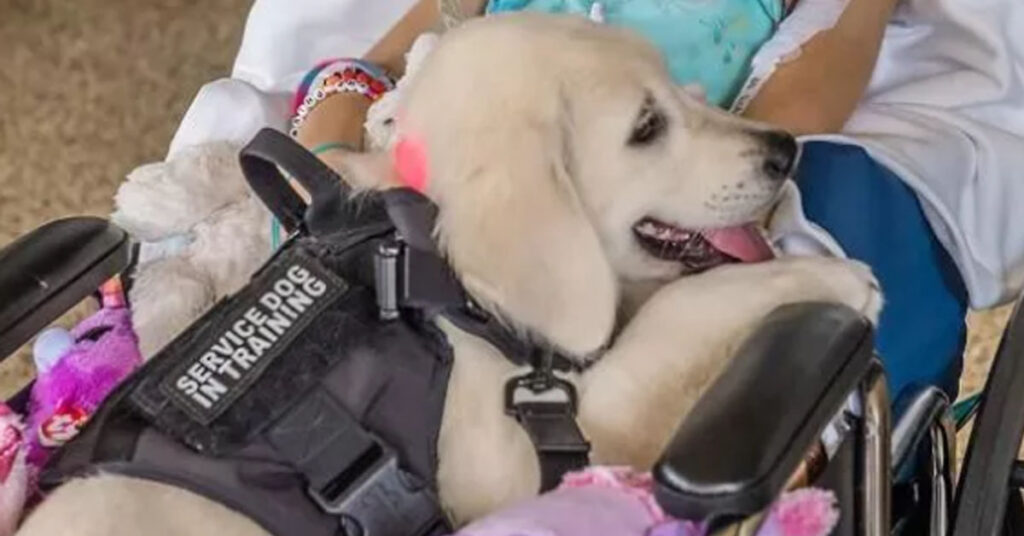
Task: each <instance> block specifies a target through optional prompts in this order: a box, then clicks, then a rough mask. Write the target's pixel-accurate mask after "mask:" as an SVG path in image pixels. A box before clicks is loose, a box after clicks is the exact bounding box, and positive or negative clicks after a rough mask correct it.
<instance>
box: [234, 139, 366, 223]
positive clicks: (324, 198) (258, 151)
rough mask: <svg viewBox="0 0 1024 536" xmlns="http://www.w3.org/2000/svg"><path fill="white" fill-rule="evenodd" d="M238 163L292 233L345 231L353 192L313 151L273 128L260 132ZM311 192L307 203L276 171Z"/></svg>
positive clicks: (247, 146) (268, 206)
mask: <svg viewBox="0 0 1024 536" xmlns="http://www.w3.org/2000/svg"><path fill="white" fill-rule="evenodd" d="M238 163H239V165H240V166H241V168H242V173H243V174H244V175H245V180H246V181H247V182H248V183H249V186H250V187H251V188H252V190H253V191H254V192H256V195H257V196H259V198H260V200H262V201H263V204H264V205H266V206H267V208H269V209H270V211H271V212H272V213H273V214H274V216H275V217H276V218H277V219H278V221H280V222H281V225H283V226H284V228H285V230H287V231H288V232H289V233H295V232H299V231H303V230H305V231H309V232H310V233H312V234H313V235H320V234H325V233H328V232H330V231H334V230H337V229H340V228H342V227H341V226H339V225H338V218H340V217H343V216H344V213H345V212H346V207H345V205H346V203H345V201H346V200H347V197H348V195H349V194H350V193H351V189H350V188H349V187H348V185H347V184H346V183H345V182H344V181H342V179H341V177H340V176H339V175H338V174H337V173H335V172H334V170H332V169H331V168H329V167H327V165H326V164H324V163H323V162H322V161H320V159H319V158H317V157H316V155H314V154H313V153H311V152H309V151H307V150H306V149H305V148H304V147H303V146H301V145H299V144H298V143H296V142H295V141H294V140H292V139H291V138H290V137H288V136H287V135H285V134H283V133H281V132H278V131H276V130H274V129H272V128H264V129H262V130H260V131H259V132H258V133H257V134H256V136H255V137H254V138H253V139H252V141H250V142H249V143H248V144H247V145H246V146H245V147H243V148H242V150H241V152H240V153H239V156H238ZM279 167H280V168H281V169H283V170H285V172H287V173H288V174H289V175H290V176H291V177H292V178H293V179H295V180H296V181H298V183H299V184H301V185H302V187H303V188H305V190H306V191H307V192H308V193H309V195H310V198H311V200H312V202H311V204H309V205H307V204H306V202H305V201H303V200H302V198H301V197H299V194H298V193H296V192H295V190H294V189H293V188H292V187H291V185H290V184H289V182H288V179H286V178H285V177H284V175H282V174H281V171H280V170H279V169H278V168H279Z"/></svg>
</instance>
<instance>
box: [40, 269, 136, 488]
mask: <svg viewBox="0 0 1024 536" xmlns="http://www.w3.org/2000/svg"><path fill="white" fill-rule="evenodd" d="M100 290H101V293H102V295H103V299H102V308H101V309H100V310H99V311H97V312H96V313H94V314H93V315H92V316H90V317H88V318H86V319H85V320H83V321H82V322H81V323H80V324H78V325H77V326H75V328H74V329H72V330H71V331H70V332H68V331H65V330H63V329H61V328H51V329H49V330H46V331H44V332H43V333H41V334H40V335H39V337H38V338H37V339H36V344H35V348H34V350H35V352H34V353H35V361H36V368H37V369H38V376H37V378H36V383H35V385H34V386H33V387H32V395H31V399H30V402H29V406H28V419H27V421H28V426H27V430H26V438H25V439H26V443H27V446H28V462H29V465H30V466H31V467H32V468H33V469H34V470H35V471H38V470H39V469H40V468H41V467H42V466H43V465H44V464H45V463H46V460H47V459H48V458H49V456H50V453H51V452H52V449H54V448H55V447H59V446H60V445H63V444H64V443H66V442H67V441H69V440H70V439H71V438H73V437H74V436H75V435H77V434H78V431H79V430H80V429H81V427H82V425H83V424H85V421H86V420H88V418H89V416H90V415H92V413H93V412H94V411H96V408H97V407H99V405H100V403H101V402H103V399H104V398H106V396H107V395H108V394H110V392H111V391H113V390H114V388H115V387H117V385H118V384H119V383H121V381H122V380H123V379H124V378H125V377H127V376H128V374H130V373H131V372H132V371H133V370H135V368H136V367H137V366H139V364H141V363H142V357H141V355H140V354H139V348H138V339H137V338H136V336H135V331H134V330H133V329H132V324H131V312H130V311H129V310H128V308H127V307H125V300H124V294H123V292H122V290H121V284H120V281H119V280H117V279H114V280H111V281H110V282H108V283H107V284H106V285H104V286H103V287H102V288H101V289H100Z"/></svg>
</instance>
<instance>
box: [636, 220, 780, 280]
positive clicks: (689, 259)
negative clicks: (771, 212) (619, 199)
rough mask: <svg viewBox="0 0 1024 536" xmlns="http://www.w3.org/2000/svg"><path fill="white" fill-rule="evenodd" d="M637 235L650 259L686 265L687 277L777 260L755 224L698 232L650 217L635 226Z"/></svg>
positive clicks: (685, 272) (684, 271)
mask: <svg viewBox="0 0 1024 536" xmlns="http://www.w3.org/2000/svg"><path fill="white" fill-rule="evenodd" d="M633 235H634V236H636V239H637V242H639V244H640V246H641V247H642V248H643V249H644V251H646V252H647V253H649V254H650V255H652V256H654V257H656V258H659V259H661V260H665V261H672V262H678V263H680V264H682V265H683V273H684V274H693V273H697V272H703V271H704V270H708V269H711V268H714V267H715V266H719V265H722V264H727V263H734V262H760V261H764V260H768V259H771V258H772V257H774V253H772V250H771V247H769V246H768V242H767V241H766V240H765V238H764V234H763V233H762V232H761V230H760V228H759V227H758V226H757V225H756V224H753V223H750V224H747V225H739V226H736V227H723V228H720V229H703V230H694V229H683V228H681V227H677V226H675V225H672V224H669V223H665V222H663V221H660V220H656V219H654V218H649V217H648V218H644V219H642V220H640V221H638V222H637V223H636V224H635V225H633Z"/></svg>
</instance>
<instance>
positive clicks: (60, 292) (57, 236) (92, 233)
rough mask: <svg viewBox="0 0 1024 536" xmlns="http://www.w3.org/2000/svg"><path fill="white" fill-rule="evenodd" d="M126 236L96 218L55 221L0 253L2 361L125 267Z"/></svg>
mask: <svg viewBox="0 0 1024 536" xmlns="http://www.w3.org/2000/svg"><path fill="white" fill-rule="evenodd" d="M129 249H130V248H129V243H128V235H127V234H126V233H125V232H124V231H122V230H121V229H119V228H118V227H115V226H114V225H112V224H110V223H108V222H106V221H105V220H102V219H100V218H91V217H78V218H67V219H63V220H57V221H53V222H50V223H47V224H46V225H43V226H41V227H39V228H37V229H35V230H33V231H31V232H29V233H28V234H26V235H24V236H22V237H20V238H18V239H17V240H15V241H14V242H12V243H11V244H9V245H7V246H6V247H5V248H3V249H2V250H0V359H2V358H5V357H7V356H8V355H10V354H11V353H12V352H14V350H16V349H17V348H18V347H19V346H21V345H22V344H24V343H25V342H26V341H28V340H29V339H30V338H31V337H32V336H33V335H35V334H36V332H38V331H39V330H40V329H42V328H43V327H45V326H46V325H47V324H49V323H50V322H52V321H54V320H55V319H57V318H59V317H60V315H62V314H64V313H65V312H66V311H68V310H69V309H70V308H72V307H74V305H75V304H76V303H78V302H80V301H82V299H84V298H85V297H87V296H88V295H89V294H90V293H92V292H94V291H95V290H96V289H97V287H99V285H101V284H103V282H104V281H106V280H107V279H109V278H111V277H113V276H114V275H116V274H118V273H119V272H120V271H121V270H123V269H124V268H125V266H127V265H128V257H129Z"/></svg>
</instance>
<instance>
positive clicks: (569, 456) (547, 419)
mask: <svg viewBox="0 0 1024 536" xmlns="http://www.w3.org/2000/svg"><path fill="white" fill-rule="evenodd" d="M515 416H516V420H517V421H518V422H519V424H520V425H521V426H522V427H523V428H524V429H525V430H526V433H527V434H528V435H529V436H530V441H532V442H533V447H534V449H535V450H536V451H537V459H538V461H539V462H540V477H541V484H540V490H541V491H542V492H544V491H549V490H552V489H555V488H556V487H558V485H559V484H560V483H561V482H562V477H563V476H564V475H565V474H566V473H568V472H570V471H578V470H580V469H583V468H584V467H586V466H587V464H588V463H590V456H589V453H590V443H588V442H587V440H586V439H585V438H584V437H583V432H581V431H580V428H579V426H578V425H577V424H576V415H575V414H574V413H573V412H571V411H567V408H566V405H565V404H561V403H557V402H556V403H550V402H524V403H520V404H518V405H517V406H516V415H515Z"/></svg>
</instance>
